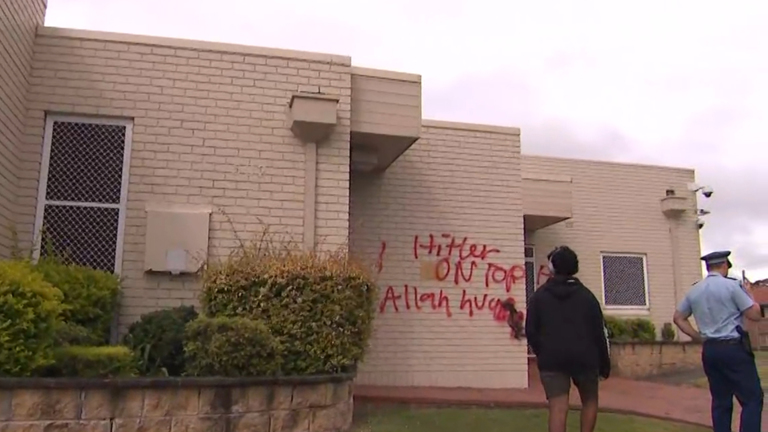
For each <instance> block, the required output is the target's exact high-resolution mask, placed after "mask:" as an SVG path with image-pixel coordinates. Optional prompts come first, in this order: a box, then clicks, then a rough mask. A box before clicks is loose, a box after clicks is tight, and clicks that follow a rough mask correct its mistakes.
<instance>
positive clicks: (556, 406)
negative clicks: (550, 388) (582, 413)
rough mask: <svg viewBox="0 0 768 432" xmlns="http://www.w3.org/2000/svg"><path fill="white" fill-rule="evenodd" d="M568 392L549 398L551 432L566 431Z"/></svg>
mask: <svg viewBox="0 0 768 432" xmlns="http://www.w3.org/2000/svg"><path fill="white" fill-rule="evenodd" d="M567 423H568V393H566V394H564V395H562V396H557V397H553V398H551V399H550V400H549V432H566V429H565V428H566V425H567Z"/></svg>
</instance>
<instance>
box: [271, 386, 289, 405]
mask: <svg viewBox="0 0 768 432" xmlns="http://www.w3.org/2000/svg"><path fill="white" fill-rule="evenodd" d="M292 399H293V386H282V385H278V386H273V387H271V388H270V391H269V409H270V410H287V409H289V408H290V407H291V400H292Z"/></svg>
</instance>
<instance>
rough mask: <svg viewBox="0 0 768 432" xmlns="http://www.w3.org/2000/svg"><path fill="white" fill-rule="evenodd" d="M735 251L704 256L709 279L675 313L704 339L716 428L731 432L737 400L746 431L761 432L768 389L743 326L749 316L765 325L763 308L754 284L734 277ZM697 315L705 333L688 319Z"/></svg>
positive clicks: (690, 333) (678, 321)
mask: <svg viewBox="0 0 768 432" xmlns="http://www.w3.org/2000/svg"><path fill="white" fill-rule="evenodd" d="M730 255H731V252H730V251H722V252H712V253H710V254H707V255H705V256H703V257H701V260H702V261H704V262H705V264H706V266H707V272H708V275H707V277H706V278H704V279H702V280H701V281H699V282H697V283H696V284H694V286H693V288H691V290H690V291H689V292H688V294H687V295H686V296H685V298H684V299H683V301H682V302H680V305H679V306H678V307H677V310H676V311H675V315H674V317H673V320H674V322H675V325H677V327H678V328H679V329H680V331H682V332H683V333H685V334H687V335H688V336H690V337H691V338H692V339H693V340H694V341H703V348H702V355H701V359H702V363H703V366H704V372H705V373H706V375H707V379H708V380H709V392H710V394H711V395H712V428H713V430H714V432H730V431H731V420H732V417H733V397H734V396H736V399H737V400H738V401H739V404H741V429H740V430H741V431H742V432H761V429H760V427H761V418H762V413H763V390H762V387H761V384H760V377H759V376H758V374H757V366H756V365H755V356H754V353H753V352H752V348H751V346H750V345H749V338H748V336H747V334H746V332H745V331H744V329H743V327H742V325H743V320H744V318H746V319H748V320H751V321H759V320H760V319H761V318H762V317H761V312H760V306H759V305H758V304H757V303H755V300H754V296H753V293H752V286H751V284H749V283H745V284H744V286H742V284H741V283H740V282H739V281H738V280H736V279H733V278H730V277H728V270H729V269H730V268H731V267H732V265H731V261H730V259H729V258H728V257H729V256H730ZM691 315H693V317H694V319H695V320H696V324H697V325H698V327H699V331H696V329H694V328H693V326H692V325H691V323H690V321H688V319H689V318H690V316H691Z"/></svg>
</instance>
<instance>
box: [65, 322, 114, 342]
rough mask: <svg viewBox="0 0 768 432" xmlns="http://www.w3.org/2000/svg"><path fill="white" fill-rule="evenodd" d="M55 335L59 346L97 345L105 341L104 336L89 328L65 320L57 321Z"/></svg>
mask: <svg viewBox="0 0 768 432" xmlns="http://www.w3.org/2000/svg"><path fill="white" fill-rule="evenodd" d="M55 335H56V339H55V344H56V346H57V347H61V346H69V345H81V346H97V345H100V344H103V343H104V341H103V340H102V338H100V337H98V336H96V335H95V334H94V332H92V331H90V330H88V329H87V328H85V327H83V326H79V325H77V324H71V323H66V322H63V321H59V322H57V323H56V329H55Z"/></svg>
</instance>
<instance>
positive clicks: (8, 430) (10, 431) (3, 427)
mask: <svg viewBox="0 0 768 432" xmlns="http://www.w3.org/2000/svg"><path fill="white" fill-rule="evenodd" d="M46 424H47V422H9V423H4V424H0V432H45V431H44V430H43V428H45V425H46Z"/></svg>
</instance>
